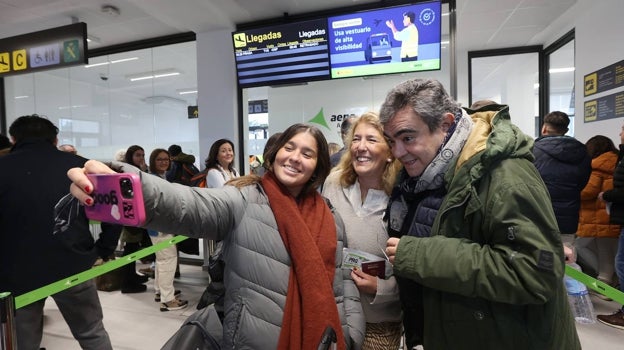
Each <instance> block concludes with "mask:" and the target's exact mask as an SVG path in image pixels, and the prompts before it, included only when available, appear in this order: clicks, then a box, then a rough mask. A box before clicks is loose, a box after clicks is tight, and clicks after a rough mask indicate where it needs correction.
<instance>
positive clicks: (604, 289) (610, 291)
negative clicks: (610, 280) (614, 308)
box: [565, 265, 624, 305]
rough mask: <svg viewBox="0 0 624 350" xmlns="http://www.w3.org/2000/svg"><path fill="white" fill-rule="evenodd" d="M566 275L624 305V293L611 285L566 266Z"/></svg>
mask: <svg viewBox="0 0 624 350" xmlns="http://www.w3.org/2000/svg"><path fill="white" fill-rule="evenodd" d="M565 273H566V275H568V276H570V277H572V278H574V279H575V280H577V281H579V282H581V283H583V284H584V285H586V286H588V287H589V288H591V289H593V290H595V291H596V292H598V293H600V294H602V295H604V296H607V297H609V298H611V299H613V300H615V301H616V302H618V303H620V304H622V305H624V293H622V292H620V291H619V290H617V289H615V288H613V287H611V286H610V285H608V284H606V283H604V282H602V281H599V280H597V279H595V278H593V277H591V276H587V275H586V274H584V273H582V272H581V271H579V270H577V269H575V268H573V267H571V266H569V265H566V266H565Z"/></svg>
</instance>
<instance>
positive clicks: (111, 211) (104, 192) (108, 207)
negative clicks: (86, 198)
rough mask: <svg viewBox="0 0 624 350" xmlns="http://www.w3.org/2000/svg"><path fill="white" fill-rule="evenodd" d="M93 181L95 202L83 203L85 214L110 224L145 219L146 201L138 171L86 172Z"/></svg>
mask: <svg viewBox="0 0 624 350" xmlns="http://www.w3.org/2000/svg"><path fill="white" fill-rule="evenodd" d="M87 177H89V180H91V182H92V183H93V188H94V190H93V193H91V196H92V197H93V200H94V204H93V205H92V206H85V212H86V214H87V217H88V218H89V219H92V220H98V221H103V222H108V223H113V224H123V225H126V226H141V225H142V224H143V223H144V222H145V204H144V203H143V191H142V189H141V179H140V177H139V175H137V174H132V173H120V174H97V175H96V174H87Z"/></svg>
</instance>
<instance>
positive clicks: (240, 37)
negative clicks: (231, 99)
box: [232, 18, 330, 88]
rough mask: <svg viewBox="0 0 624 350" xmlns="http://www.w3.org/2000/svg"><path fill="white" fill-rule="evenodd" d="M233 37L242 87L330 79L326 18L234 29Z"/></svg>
mask: <svg viewBox="0 0 624 350" xmlns="http://www.w3.org/2000/svg"><path fill="white" fill-rule="evenodd" d="M232 40H233V45H234V56H235V60H236V74H237V78H238V85H239V87H241V88H248V87H254V86H267V85H279V84H289V83H298V82H306V81H312V80H326V79H330V75H329V46H328V43H327V21H326V20H325V19H324V18H323V19H316V20H310V21H304V22H295V23H288V24H278V25H274V26H270V27H264V28H257V29H250V30H244V31H239V32H234V33H232Z"/></svg>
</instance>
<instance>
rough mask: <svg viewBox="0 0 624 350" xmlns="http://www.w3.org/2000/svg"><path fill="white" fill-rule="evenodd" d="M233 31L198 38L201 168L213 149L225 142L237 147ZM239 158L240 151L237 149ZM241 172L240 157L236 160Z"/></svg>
mask: <svg viewBox="0 0 624 350" xmlns="http://www.w3.org/2000/svg"><path fill="white" fill-rule="evenodd" d="M233 30H234V29H233V28H232V29H229V30H222V31H215V32H209V33H198V34H197V85H198V95H197V99H198V109H199V125H198V129H199V148H200V152H199V154H200V159H199V163H200V165H201V168H203V167H204V160H205V159H206V157H207V156H208V152H209V151H210V146H211V145H212V143H213V142H215V141H216V140H218V139H222V138H226V139H229V140H231V141H232V142H233V143H234V145H238V106H237V102H236V101H237V87H236V80H235V76H236V73H235V71H234V54H233V53H232V49H231V48H232V39H231V37H230V36H231V33H232V31H233ZM235 151H236V154H238V153H239V152H240V151H241V150H239V149H236V150H235ZM235 164H236V167H237V168H238V169H240V166H239V165H238V157H236V159H235Z"/></svg>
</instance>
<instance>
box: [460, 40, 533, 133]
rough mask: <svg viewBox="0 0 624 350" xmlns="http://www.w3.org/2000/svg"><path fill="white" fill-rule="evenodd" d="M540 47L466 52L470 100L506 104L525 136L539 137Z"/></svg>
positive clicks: (471, 101) (512, 118)
mask: <svg viewBox="0 0 624 350" xmlns="http://www.w3.org/2000/svg"><path fill="white" fill-rule="evenodd" d="M540 49H541V47H533V48H531V47H529V48H522V49H521V50H514V49H509V50H493V51H489V52H488V51H481V52H469V53H468V60H469V63H468V64H469V84H470V85H469V90H470V96H469V98H470V103H471V104H472V103H474V102H475V101H478V100H493V101H496V102H498V103H501V104H505V105H508V106H509V113H510V115H511V120H512V122H513V123H514V124H516V125H517V126H518V127H519V128H520V129H521V130H522V131H523V132H524V133H526V134H527V135H532V136H534V137H537V136H539V101H540V99H539V81H540V79H539V58H540V54H539V50H540ZM527 51H534V52H527Z"/></svg>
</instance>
